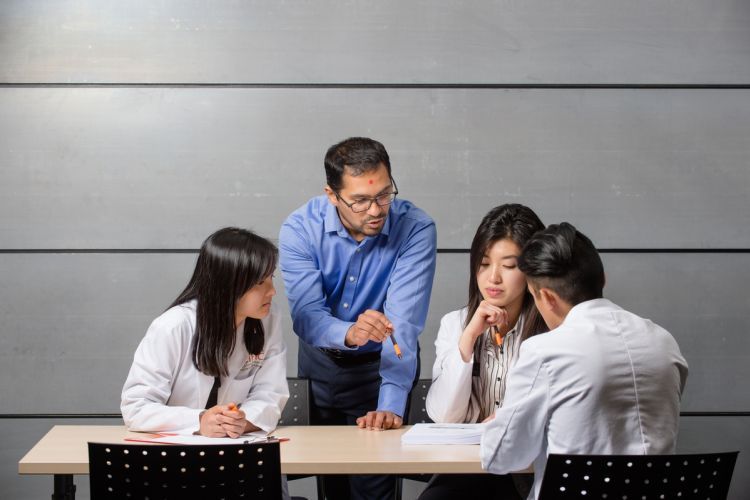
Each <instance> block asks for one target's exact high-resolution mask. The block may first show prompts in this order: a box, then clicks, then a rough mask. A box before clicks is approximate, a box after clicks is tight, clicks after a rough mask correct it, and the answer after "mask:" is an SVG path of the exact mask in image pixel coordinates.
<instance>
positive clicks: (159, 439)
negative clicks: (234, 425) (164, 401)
mask: <svg viewBox="0 0 750 500" xmlns="http://www.w3.org/2000/svg"><path fill="white" fill-rule="evenodd" d="M141 436H142V437H141ZM267 440H268V433H267V432H264V431H257V432H250V433H248V434H243V435H242V436H240V437H238V438H229V437H221V438H213V437H206V436H196V435H195V434H193V433H192V431H191V432H181V431H177V432H157V433H150V432H144V433H138V436H131V437H127V438H125V441H136V442H141V443H161V444H198V445H200V444H249V443H258V442H265V441H267Z"/></svg>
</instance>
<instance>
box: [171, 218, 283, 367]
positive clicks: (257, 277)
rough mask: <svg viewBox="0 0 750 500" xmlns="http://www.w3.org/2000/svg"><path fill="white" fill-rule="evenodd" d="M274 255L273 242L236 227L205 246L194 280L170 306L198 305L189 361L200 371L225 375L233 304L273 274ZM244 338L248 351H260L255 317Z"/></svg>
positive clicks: (249, 321) (261, 336)
mask: <svg viewBox="0 0 750 500" xmlns="http://www.w3.org/2000/svg"><path fill="white" fill-rule="evenodd" d="M277 255H278V250H277V249H276V247H275V246H274V244H273V243H271V242H270V241H268V240H267V239H265V238H262V237H260V236H258V235H257V234H255V233H253V232H252V231H248V230H246V229H238V228H236V227H225V228H223V229H219V230H218V231H216V232H215V233H214V234H212V235H211V236H209V237H208V238H206V241H204V242H203V245H201V250H200V254H199V255H198V261H197V262H196V264H195V271H193V277H192V278H190V282H189V283H188V284H187V286H186V287H185V290H183V291H182V293H181V294H180V295H179V296H178V297H177V298H176V299H175V301H174V302H173V303H172V305H171V306H169V307H174V306H176V305H179V304H184V303H185V302H188V301H190V300H193V299H197V301H198V305H197V309H196V320H195V334H194V335H193V344H192V358H193V363H194V364H195V366H196V368H198V370H199V371H201V372H203V373H205V374H207V375H211V376H214V377H218V376H221V375H227V359H228V358H229V355H230V354H231V353H232V351H233V350H234V346H235V340H236V335H235V331H236V326H235V307H236V305H237V301H238V300H239V299H240V297H242V295H244V294H245V292H247V291H248V290H249V289H251V288H252V287H254V286H255V285H257V284H258V283H261V282H262V281H263V280H265V279H266V278H267V277H268V276H270V275H271V274H273V271H274V269H276V259H277ZM244 340H245V347H246V348H247V351H248V352H249V353H251V354H259V353H260V352H261V350H262V349H263V343H264V332H263V324H262V323H261V321H260V320H259V319H255V318H247V319H245V330H244Z"/></svg>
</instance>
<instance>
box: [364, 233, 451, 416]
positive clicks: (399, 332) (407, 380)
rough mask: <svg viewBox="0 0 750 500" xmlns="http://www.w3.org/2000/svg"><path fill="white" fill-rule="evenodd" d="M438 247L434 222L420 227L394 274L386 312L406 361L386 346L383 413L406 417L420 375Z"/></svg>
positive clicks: (380, 401)
mask: <svg viewBox="0 0 750 500" xmlns="http://www.w3.org/2000/svg"><path fill="white" fill-rule="evenodd" d="M436 246H437V232H436V230H435V224H434V223H433V222H432V221H430V222H429V223H426V224H424V225H422V226H420V227H416V228H415V230H414V232H412V233H411V234H410V236H409V239H408V241H407V242H406V243H405V244H404V246H403V247H402V250H401V255H400V256H399V257H398V261H397V262H396V265H395V267H394V269H393V272H392V273H391V276H390V281H389V284H388V292H387V295H386V300H385V304H384V307H383V309H384V311H383V312H384V314H385V315H386V317H387V318H388V319H389V320H390V321H391V323H393V333H394V335H395V336H396V340H397V341H398V344H399V346H400V347H401V352H402V354H403V358H402V359H399V358H398V357H397V356H396V354H395V351H394V348H393V342H391V341H390V340H387V341H385V342H383V350H382V352H381V357H380V376H381V378H382V383H381V385H380V394H379V396H378V408H377V409H378V410H379V411H390V412H392V413H395V414H396V415H400V416H402V417H403V415H404V411H405V409H406V400H407V398H408V396H409V391H410V390H411V387H412V384H413V382H414V378H415V375H416V372H417V356H418V355H419V352H418V350H417V345H418V337H419V334H420V333H422V330H423V329H424V324H425V320H426V319H427V310H428V308H429V304H430V295H431V293H432V279H433V278H434V276H435V251H436V250H435V249H436Z"/></svg>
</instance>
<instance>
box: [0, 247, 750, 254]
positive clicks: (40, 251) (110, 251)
mask: <svg viewBox="0 0 750 500" xmlns="http://www.w3.org/2000/svg"><path fill="white" fill-rule="evenodd" d="M198 251H199V249H198V248H4V249H0V254H85V253H100V254H123V253H124V254H151V253H153V254H171V253H176V254H182V253H193V254H197V253H198ZM598 251H599V253H675V254H684V253H697V254H716V253H743V254H744V253H750V248H599V249H598ZM437 253H444V254H450V253H460V254H468V253H469V249H468V248H438V249H437Z"/></svg>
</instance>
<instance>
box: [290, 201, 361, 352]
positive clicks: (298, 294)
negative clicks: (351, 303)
mask: <svg viewBox="0 0 750 500" xmlns="http://www.w3.org/2000/svg"><path fill="white" fill-rule="evenodd" d="M293 217H294V216H291V217H289V218H288V219H287V220H286V221H285V222H284V224H283V225H282V226H281V230H280V232H279V266H280V267H281V273H282V275H283V277H284V286H285V288H286V296H287V299H289V308H290V310H291V314H292V322H293V325H294V331H295V333H296V334H297V335H299V337H300V338H301V339H302V340H303V341H304V342H306V343H307V344H309V345H312V346H316V347H331V348H336V349H349V347H347V346H346V345H345V344H344V338H345V337H346V332H347V330H349V327H350V326H351V325H352V324H353V323H351V322H348V321H343V320H340V319H338V318H336V317H334V316H333V315H332V314H331V309H330V308H329V307H327V306H326V297H325V293H324V291H323V276H322V273H321V271H320V269H319V267H318V265H317V263H316V259H315V255H314V251H315V250H314V248H313V246H312V245H311V244H310V243H309V242H308V241H307V239H306V237H305V236H306V234H305V231H304V227H302V225H301V223H300V222H299V221H297V220H294V218H293Z"/></svg>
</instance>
